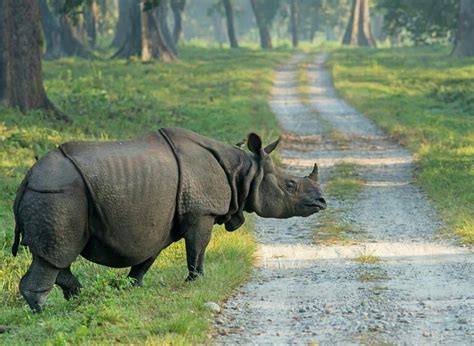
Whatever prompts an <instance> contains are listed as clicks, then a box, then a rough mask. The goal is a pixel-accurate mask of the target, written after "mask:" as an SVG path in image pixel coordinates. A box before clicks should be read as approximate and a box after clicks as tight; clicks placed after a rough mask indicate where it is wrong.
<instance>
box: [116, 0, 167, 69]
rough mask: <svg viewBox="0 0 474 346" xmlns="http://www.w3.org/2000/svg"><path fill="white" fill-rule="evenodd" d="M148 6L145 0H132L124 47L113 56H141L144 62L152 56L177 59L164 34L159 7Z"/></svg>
mask: <svg viewBox="0 0 474 346" xmlns="http://www.w3.org/2000/svg"><path fill="white" fill-rule="evenodd" d="M146 6H147V3H146V2H145V1H142V2H138V1H136V2H135V1H134V2H131V5H130V8H129V16H130V25H129V27H128V30H127V35H126V38H125V40H124V43H123V45H122V47H121V48H120V49H119V50H118V52H117V53H115V55H114V56H113V57H118V58H127V59H128V58H130V57H132V56H140V57H141V59H142V61H144V62H147V61H149V60H151V59H152V58H159V59H160V61H163V62H169V61H172V60H175V59H176V55H175V54H174V53H173V51H172V50H171V49H170V48H169V46H168V45H167V43H166V40H165V38H164V36H163V33H162V25H161V24H160V18H159V14H158V9H157V8H155V7H146Z"/></svg>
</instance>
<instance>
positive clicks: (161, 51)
mask: <svg viewBox="0 0 474 346" xmlns="http://www.w3.org/2000/svg"><path fill="white" fill-rule="evenodd" d="M148 22H149V31H150V33H151V36H150V37H151V42H152V43H151V44H152V47H153V57H155V58H156V57H157V58H158V59H159V60H160V61H161V62H171V61H173V60H176V59H177V58H176V55H175V54H174V53H173V51H172V50H171V48H170V47H169V46H168V44H167V42H166V39H165V38H164V36H163V32H162V31H161V29H162V24H161V23H160V16H159V14H158V13H156V10H151V11H149V13H148Z"/></svg>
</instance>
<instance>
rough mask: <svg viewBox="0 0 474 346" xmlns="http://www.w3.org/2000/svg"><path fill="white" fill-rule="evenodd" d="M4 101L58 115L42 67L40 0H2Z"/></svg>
mask: <svg viewBox="0 0 474 346" xmlns="http://www.w3.org/2000/svg"><path fill="white" fill-rule="evenodd" d="M0 9H1V12H0V103H1V104H3V105H5V106H8V107H15V108H19V109H20V110H21V111H23V112H24V111H28V110H30V109H37V108H42V109H46V110H48V111H50V112H51V113H52V114H53V115H54V116H55V117H56V118H58V119H63V120H67V119H68V118H67V117H66V116H65V115H64V114H62V113H61V112H59V111H57V109H56V108H55V107H54V106H53V104H52V103H51V102H50V101H49V99H48V97H47V96H46V92H45V90H44V87H43V76H42V68H41V44H42V41H41V25H40V14H39V7H38V2H37V1H36V0H0Z"/></svg>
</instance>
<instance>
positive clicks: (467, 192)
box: [331, 47, 474, 243]
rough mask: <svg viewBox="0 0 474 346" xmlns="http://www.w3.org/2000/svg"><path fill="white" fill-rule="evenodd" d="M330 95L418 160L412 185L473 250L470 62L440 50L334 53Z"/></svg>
mask: <svg viewBox="0 0 474 346" xmlns="http://www.w3.org/2000/svg"><path fill="white" fill-rule="evenodd" d="M331 64H332V66H333V74H334V79H335V82H336V88H337V89H338V90H339V91H340V92H341V94H342V95H343V96H344V97H345V98H346V99H347V100H349V101H350V102H351V103H352V104H353V105H354V106H355V107H356V108H357V109H359V110H360V111H362V112H363V113H364V114H366V115H368V116H369V117H370V118H372V119H374V120H375V121H376V122H377V123H378V124H379V125H380V126H382V127H383V128H384V129H386V130H387V131H388V132H389V133H390V134H392V135H393V136H395V137H397V138H398V139H399V140H400V142H401V143H402V144H405V145H407V146H408V147H409V148H410V149H412V150H413V151H414V152H415V153H416V155H417V157H418V164H419V170H418V171H417V181H418V182H419V183H420V184H421V185H422V186H423V187H424V189H425V190H426V191H427V192H428V194H429V196H430V197H431V198H432V199H433V200H434V202H435V203H436V205H437V206H438V208H439V211H440V213H441V215H443V216H444V218H445V220H446V221H447V224H448V226H449V229H450V230H451V231H453V232H454V233H455V234H457V235H459V236H460V237H461V239H462V241H463V242H466V243H474V184H472V182H473V178H474V171H473V162H474V118H473V116H472V105H473V102H474V83H472V76H473V74H474V59H473V58H464V59H458V58H454V57H449V56H448V51H447V49H446V48H440V47H432V48H428V47H425V48H403V49H379V50H365V49H351V50H346V49H340V50H337V51H336V52H335V53H334V54H333V57H332V59H331Z"/></svg>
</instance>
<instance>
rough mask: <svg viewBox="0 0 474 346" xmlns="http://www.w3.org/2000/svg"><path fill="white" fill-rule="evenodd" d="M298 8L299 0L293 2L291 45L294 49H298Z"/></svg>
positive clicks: (291, 11)
mask: <svg viewBox="0 0 474 346" xmlns="http://www.w3.org/2000/svg"><path fill="white" fill-rule="evenodd" d="M298 7H299V6H298V0H291V4H290V14H291V43H292V44H293V48H296V47H298V15H299V13H298V12H299V11H298Z"/></svg>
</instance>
